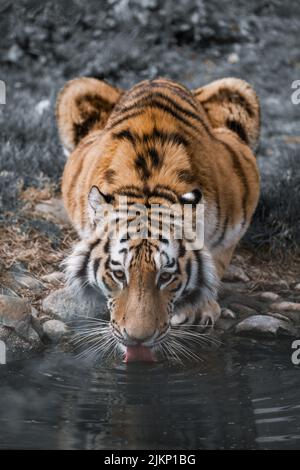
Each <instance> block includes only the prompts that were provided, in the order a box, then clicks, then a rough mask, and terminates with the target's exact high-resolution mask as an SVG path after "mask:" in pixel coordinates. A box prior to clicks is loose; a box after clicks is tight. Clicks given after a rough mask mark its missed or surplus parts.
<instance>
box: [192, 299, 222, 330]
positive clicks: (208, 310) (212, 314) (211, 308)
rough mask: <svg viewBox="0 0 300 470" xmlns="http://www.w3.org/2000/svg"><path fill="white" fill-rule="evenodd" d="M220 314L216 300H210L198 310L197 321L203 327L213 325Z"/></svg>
mask: <svg viewBox="0 0 300 470" xmlns="http://www.w3.org/2000/svg"><path fill="white" fill-rule="evenodd" d="M220 316H221V308H220V305H219V304H218V302H216V301H215V300H210V301H209V302H207V304H205V306H204V307H203V308H202V309H201V310H200V311H199V314H198V318H197V320H198V323H199V325H202V326H203V327H213V326H214V325H215V323H216V322H217V321H218V320H219V318H220Z"/></svg>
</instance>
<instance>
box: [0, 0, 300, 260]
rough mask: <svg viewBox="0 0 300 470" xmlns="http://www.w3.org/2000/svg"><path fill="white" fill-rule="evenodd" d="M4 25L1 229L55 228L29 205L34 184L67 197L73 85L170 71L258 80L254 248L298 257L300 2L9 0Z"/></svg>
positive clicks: (126, 81)
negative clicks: (64, 140)
mask: <svg viewBox="0 0 300 470" xmlns="http://www.w3.org/2000/svg"><path fill="white" fill-rule="evenodd" d="M0 31H1V40H0V79H1V80H3V81H4V82H5V84H6V104H1V105H0V142H1V148H0V217H1V223H2V227H5V226H7V224H11V223H12V222H13V223H14V224H15V226H16V225H18V227H19V230H20V231H21V232H20V233H21V234H24V236H26V234H27V236H28V234H30V230H44V231H46V232H47V233H49V231H50V232H51V230H50V228H51V227H50V228H49V227H47V226H46V227H45V226H44V228H43V226H42V225H41V224H40V225H39V224H38V223H37V222H36V221H35V222H34V223H35V225H34V223H33V222H32V220H27V219H26V217H25V216H24V213H22V207H23V206H24V201H25V202H26V201H27V203H28V200H29V199H30V197H29V196H28V194H29V193H28V191H29V190H31V193H30V194H34V189H36V190H39V191H40V190H41V191H42V190H44V191H46V195H47V194H48V193H47V191H50V193H53V192H54V193H55V194H58V192H59V179H60V177H61V174H62V170H63V166H64V157H63V153H62V150H61V147H60V144H59V141H58V136H57V131H56V126H55V117H54V107H55V99H56V95H57V92H58V90H59V89H60V88H61V87H62V86H63V85H64V83H65V82H66V81H67V80H69V79H71V78H73V77H76V76H79V75H86V76H93V77H98V78H104V79H105V80H107V81H109V82H111V83H113V84H115V85H118V86H120V87H125V88H127V87H130V86H131V85H133V84H134V83H136V82H138V81H139V80H142V79H145V78H153V77H156V76H168V77H170V78H172V79H175V80H178V81H180V82H182V83H184V84H185V85H187V86H191V87H198V86H200V85H204V84H206V83H208V82H210V81H212V80H214V79H217V78H222V77H226V76H234V77H240V78H243V79H245V80H247V81H249V82H250V83H251V84H252V85H253V86H254V88H255V90H256V92H257V93H258V96H259V97H260V100H261V106H262V131H261V143H260V147H259V150H258V157H257V158H258V161H259V166H260V169H261V173H262V196H261V201H260V204H259V207H258V210H257V212H256V215H255V219H254V222H253V224H252V227H251V229H250V231H249V232H248V234H247V236H246V238H245V241H244V243H245V244H247V245H248V246H250V248H253V247H254V248H255V249H259V250H260V252H261V253H262V255H263V256H266V257H267V256H270V254H271V255H273V254H274V253H275V254H276V256H278V257H279V256H280V257H282V256H286V254H287V253H289V254H290V253H292V254H293V257H295V256H296V255H297V254H299V249H300V248H299V245H300V235H299V234H300V202H299V201H300V169H299V168H300V167H299V162H300V104H298V105H297V104H293V103H292V99H291V96H292V93H293V92H294V91H295V90H293V89H292V83H293V82H294V81H295V80H297V79H300V48H299V39H300V3H299V1H298V0H287V1H286V2H282V1H281V0H270V1H264V0H253V1H251V2H249V1H247V0H222V1H221V0H209V1H208V0H176V1H172V0H165V1H164V2H160V1H159V0H102V1H97V0H89V1H87V2H84V3H83V2H81V1H79V0H60V1H57V2H54V1H50V0H49V1H43V2H40V1H38V0H22V1H19V2H18V3H17V2H13V1H10V0H1V2H0ZM30 188H31V189H30ZM45 188H48V189H47V190H45ZM49 188H50V189H49ZM24 195H25V196H24ZM53 230H54V229H53ZM53 230H52V232H53ZM55 230H56V232H55ZM55 230H54V232H55V233H54V232H53V233H52V232H51V233H52V235H53V240H54V242H55V243H58V244H59V243H60V242H61V240H62V234H61V233H59V229H58V228H56V229H55ZM52 235H51V236H52ZM53 240H52V239H51V243H53ZM55 240H56V241H55ZM293 259H295V258H293Z"/></svg>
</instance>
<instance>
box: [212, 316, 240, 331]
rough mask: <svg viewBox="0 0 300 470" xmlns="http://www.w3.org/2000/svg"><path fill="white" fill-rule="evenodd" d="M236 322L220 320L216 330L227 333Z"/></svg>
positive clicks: (229, 319) (225, 319)
mask: <svg viewBox="0 0 300 470" xmlns="http://www.w3.org/2000/svg"><path fill="white" fill-rule="evenodd" d="M235 323H236V322H235V321H234V320H233V319H232V318H219V320H218V321H217V323H216V326H215V328H216V330H223V331H227V330H230V328H232V327H233V326H234V325H235Z"/></svg>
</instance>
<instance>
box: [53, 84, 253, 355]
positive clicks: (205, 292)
mask: <svg viewBox="0 0 300 470" xmlns="http://www.w3.org/2000/svg"><path fill="white" fill-rule="evenodd" d="M56 116H57V125H58V131H59V135H60V140H61V143H62V146H63V149H64V152H65V153H66V155H67V156H68V158H67V161H66V164H65V168H64V171H63V177H62V196H63V201H64V205H65V207H66V210H67V214H68V217H69V218H70V221H71V223H72V224H73V226H74V227H75V229H76V231H77V233H78V235H79V238H80V240H79V242H78V243H77V244H76V245H75V248H74V249H73V251H72V253H71V254H70V255H69V257H68V258H67V260H66V273H67V278H68V281H69V283H70V284H72V285H74V286H76V289H77V290H78V291H79V292H80V291H81V290H82V291H83V290H84V289H86V288H88V289H90V290H91V291H92V292H93V293H94V294H95V295H96V296H97V295H98V294H99V295H100V294H101V293H102V294H104V296H105V298H106V299H107V308H108V311H109V326H110V332H111V336H112V338H114V340H115V341H116V344H117V345H118V348H119V349H120V351H123V353H124V354H125V356H126V355H127V357H128V358H130V357H133V358H134V359H133V360H139V358H142V359H145V358H146V359H149V360H152V359H153V358H155V351H157V349H158V348H159V346H162V347H163V345H164V342H166V341H167V339H168V337H169V335H170V334H171V331H172V328H173V327H174V326H179V325H185V324H187V325H190V324H195V323H197V324H199V325H202V326H203V327H213V326H214V325H215V323H216V322H217V320H218V319H219V317H220V313H221V309H220V305H219V303H218V292H219V287H220V283H221V280H222V278H223V276H224V273H225V271H226V269H227V267H228V265H229V263H230V261H231V258H232V255H233V252H234V250H235V248H236V246H237V244H238V242H239V240H240V239H241V238H242V237H243V235H244V234H245V232H246V230H247V228H248V226H249V224H250V221H251V218H252V215H253V213H254V211H255V208H256V206H257V202H258V198H259V190H260V176H259V170H258V166H257V163H256V157H255V153H256V150H257V146H258V140H259V133H260V105H259V100H258V97H257V95H256V93H255V91H254V89H253V88H252V87H251V85H250V84H249V83H247V82H246V81H244V80H241V79H238V78H232V77H229V78H223V79H219V80H216V81H213V82H212V83H209V84H207V85H204V86H202V87H200V88H197V89H193V90H190V89H188V88H187V87H186V86H184V85H183V84H181V83H179V82H177V81H174V80H171V79H169V78H155V79H150V80H144V81H142V82H140V83H138V84H136V85H134V86H133V87H132V88H131V89H129V90H123V89H120V88H118V87H115V86H113V85H111V84H108V83H107V82H106V81H103V80H99V79H97V78H90V77H80V78H75V79H73V80H70V81H69V82H67V84H66V85H65V87H64V88H63V89H62V90H61V91H60V92H59V95H58V99H57V106H56ZM122 197H123V198H124V197H126V198H127V201H128V206H129V208H130V207H131V206H134V205H136V204H142V205H144V206H145V207H147V208H149V209H148V210H149V211H151V207H152V206H153V205H158V206H159V207H163V208H170V207H171V206H172V205H174V204H177V205H179V206H180V207H181V206H183V205H184V204H191V205H192V207H193V208H197V207H199V205H200V204H202V205H203V207H204V223H203V227H204V228H203V230H204V242H203V244H202V246H201V247H200V248H197V249H187V240H186V239H185V238H184V237H182V239H175V238H174V237H172V236H169V238H166V237H164V236H163V233H161V234H160V235H161V236H158V237H157V236H156V237H154V236H152V235H153V234H151V231H150V233H148V236H147V237H144V238H142V239H139V238H137V239H134V238H130V237H126V236H125V237H124V231H123V232H122V230H120V233H119V236H116V237H110V236H109V231H110V230H109V227H110V222H105V223H104V221H103V220H102V222H103V224H104V225H105V224H106V226H105V229H104V230H99V226H101V223H102V222H101V216H99V209H101V208H102V207H104V205H105V204H110V205H111V206H112V208H113V209H112V214H113V213H114V210H116V211H117V209H116V208H117V205H118V204H119V203H120V198H122ZM102 229H103V227H102ZM125 231H126V230H125ZM158 231H159V229H158ZM146 359H145V360H146Z"/></svg>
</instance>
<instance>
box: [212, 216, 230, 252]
mask: <svg viewBox="0 0 300 470" xmlns="http://www.w3.org/2000/svg"><path fill="white" fill-rule="evenodd" d="M228 222H229V218H228V216H226V218H225V222H224V225H223V228H222V232H221V234H220V235H219V237H218V239H217V240H216V241H215V242H214V243H213V245H212V248H216V247H217V246H218V245H220V243H222V241H223V240H224V238H225V235H226V230H227V227H228Z"/></svg>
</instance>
